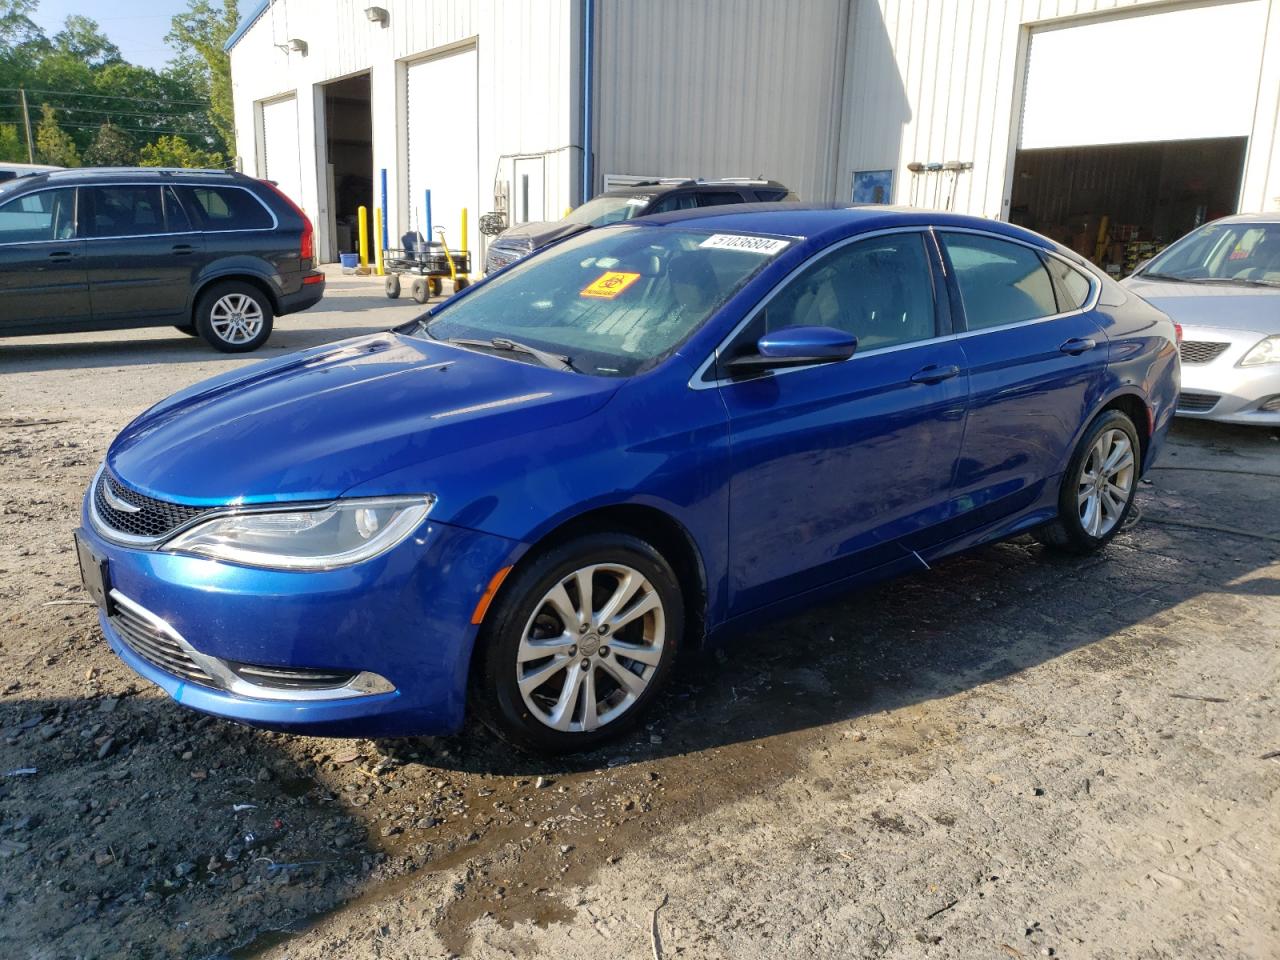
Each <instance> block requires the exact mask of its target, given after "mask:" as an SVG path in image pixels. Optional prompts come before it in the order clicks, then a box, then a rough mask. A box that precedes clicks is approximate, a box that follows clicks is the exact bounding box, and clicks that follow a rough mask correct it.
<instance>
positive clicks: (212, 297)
mask: <svg viewBox="0 0 1280 960" xmlns="http://www.w3.org/2000/svg"><path fill="white" fill-rule="evenodd" d="M273 318H274V315H273V313H272V310H271V301H270V300H268V299H267V297H266V295H265V294H264V293H263V292H262V291H261V290H259V289H258V288H257V287H255V286H253V285H252V284H249V283H244V282H241V281H238V280H232V281H228V282H225V283H215V284H214V285H213V286H211V287H210V288H209V289H208V290H206V291H205V292H204V293H203V294H202V295H201V296H200V302H199V303H197V304H196V330H197V331H198V332H199V334H200V336H201V337H203V338H204V339H205V341H206V342H207V343H208V344H209V346H211V347H213V348H214V349H215V350H221V351H222V352H223V353H248V352H249V351H250V350H256V349H258V347H260V346H262V344H263V343H265V342H266V340H267V337H269V336H271V324H272V320H273Z"/></svg>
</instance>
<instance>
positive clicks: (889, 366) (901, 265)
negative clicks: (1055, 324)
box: [719, 231, 968, 615]
mask: <svg viewBox="0 0 1280 960" xmlns="http://www.w3.org/2000/svg"><path fill="white" fill-rule="evenodd" d="M938 275H939V271H938V269H937V267H936V252H935V251H934V248H933V246H932V239H931V238H930V237H929V236H928V235H927V234H925V233H922V232H918V231H908V232H892V233H886V234H881V235H878V236H874V237H870V238H863V239H858V240H856V241H854V242H850V243H846V244H845V245H843V246H841V247H839V248H837V249H835V250H834V251H831V252H828V253H825V254H823V255H821V256H820V257H819V258H817V259H815V260H814V261H811V262H810V263H809V264H808V265H807V266H805V267H804V268H802V269H801V270H800V271H798V272H797V273H796V274H795V275H793V276H792V277H791V278H789V279H788V280H787V281H785V283H784V284H783V285H782V287H781V288H780V289H779V290H778V291H777V293H776V294H774V295H773V296H772V297H771V298H770V299H769V300H767V301H766V302H765V303H764V304H763V305H762V306H761V308H759V309H758V310H757V312H756V313H755V314H754V316H753V317H752V318H751V319H750V320H748V321H747V323H746V325H745V327H744V329H743V330H742V332H741V333H740V334H739V335H738V336H737V337H736V338H735V340H734V342H733V343H732V344H731V345H730V346H729V347H728V348H727V349H726V351H724V355H725V356H733V355H736V354H737V353H741V352H754V351H753V345H754V343H755V342H756V340H757V339H759V337H760V336H761V335H762V334H764V333H765V332H768V331H772V330H777V329H781V328H785V327H791V326H829V327H838V328H840V329H843V330H847V331H849V332H851V333H853V334H854V335H855V336H856V337H857V338H858V347H857V351H856V352H855V354H854V356H853V357H852V358H850V359H848V360H846V361H843V362H839V363H829V364H823V365H818V366H810V367H800V368H793V369H783V370H777V371H774V372H772V373H767V374H764V375H761V376H756V377H754V378H751V379H744V380H737V381H735V380H733V379H729V378H726V373H725V372H724V368H723V367H722V368H721V373H720V374H719V375H720V376H721V378H722V379H721V381H720V386H719V389H720V392H721V396H722V397H723V398H724V402H725V405H726V407H727V408H728V414H729V421H730V431H731V436H732V451H733V453H732V456H733V479H732V488H731V495H730V500H731V502H730V513H729V531H730V554H731V556H730V581H731V582H730V589H731V592H732V597H731V601H730V602H731V608H732V611H731V612H732V615H738V614H741V613H745V612H747V611H750V610H752V609H754V608H756V607H759V606H762V605H764V604H767V603H771V602H774V601H776V600H782V599H785V598H786V597H789V596H791V595H794V594H797V593H800V592H802V591H804V590H806V589H809V588H812V587H816V586H821V585H823V584H826V583H831V582H834V581H836V580H839V579H842V578H844V577H848V576H852V575H855V574H858V573H860V572H863V571H866V570H869V569H872V568H875V567H878V566H881V565H883V564H887V563H895V562H900V561H903V560H905V559H906V558H907V557H908V556H909V555H910V550H909V549H908V548H907V547H905V546H904V545H903V543H902V540H903V538H905V537H908V536H910V535H912V534H913V533H917V532H919V531H922V530H924V529H926V528H931V527H933V526H934V525H935V524H937V523H938V522H940V521H941V520H942V519H944V518H945V517H946V516H947V515H948V510H949V500H950V492H951V481H952V476H953V474H954V472H955V467H956V460H957V458H958V457H959V455H960V447H961V440H962V435H963V430H964V417H965V406H966V400H967V396H968V377H967V373H966V370H965V360H964V354H963V353H962V351H961V350H960V347H959V344H958V343H957V341H956V340H955V339H954V338H951V337H944V336H943V335H944V334H946V333H947V332H949V331H948V326H947V325H948V324H949V312H948V309H947V304H946V300H945V290H944V287H943V285H942V284H941V283H940V282H938Z"/></svg>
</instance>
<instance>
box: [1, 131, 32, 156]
mask: <svg viewBox="0 0 1280 960" xmlns="http://www.w3.org/2000/svg"><path fill="white" fill-rule="evenodd" d="M26 162H27V145H26V144H25V143H23V142H22V134H20V133H19V132H18V128H17V126H16V125H14V124H12V123H0V163H26Z"/></svg>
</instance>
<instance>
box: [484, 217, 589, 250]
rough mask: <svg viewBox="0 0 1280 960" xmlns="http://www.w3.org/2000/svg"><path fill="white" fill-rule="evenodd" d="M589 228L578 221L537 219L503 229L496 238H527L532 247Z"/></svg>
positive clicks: (534, 247) (540, 245) (543, 244)
mask: <svg viewBox="0 0 1280 960" xmlns="http://www.w3.org/2000/svg"><path fill="white" fill-rule="evenodd" d="M587 229H590V228H589V227H585V226H583V225H582V224H580V223H568V222H566V221H564V220H554V221H547V220H537V221H534V222H532V223H518V224H516V225H515V226H514V227H512V228H511V229H510V230H504V231H503V233H502V236H500V237H498V240H529V241H532V243H533V249H535V250H536V249H537V248H538V247H542V246H546V245H547V244H548V243H550V242H551V241H552V240H559V239H560V238H561V237H567V236H569V234H571V233H578V232H580V231H582V230H587Z"/></svg>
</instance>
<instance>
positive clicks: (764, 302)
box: [689, 224, 954, 390]
mask: <svg viewBox="0 0 1280 960" xmlns="http://www.w3.org/2000/svg"><path fill="white" fill-rule="evenodd" d="M929 230H930V227H929V225H928V224H912V225H911V226H904V227H887V228H885V229H884V230H873V231H871V232H869V233H859V234H855V235H854V236H852V237H845V238H844V239H843V240H840V241H838V242H836V243H833V244H831V245H830V246H827V247H823V248H822V249H821V250H818V251H817V252H815V253H813V254H812V255H810V256H809V257H808V258H807V259H806V260H804V261H803V262H802V263H800V264H799V265H798V266H796V267H795V268H794V269H792V271H791V272H790V273H788V274H787V275H786V276H785V277H783V278H782V279H781V280H779V281H778V282H777V283H776V284H774V287H773V289H772V290H770V291H769V292H768V293H766V294H765V295H764V297H763V298H761V300H760V302H759V303H757V304H756V305H755V306H753V307H752V308H751V309H750V310H749V311H748V312H747V315H746V316H745V317H743V318H742V320H740V321H739V322H738V324H737V326H735V327H734V328H733V329H732V330H731V331H729V333H728V335H726V336H725V337H724V338H723V339H721V341H720V342H719V343H718V344H717V345H716V348H715V349H714V350H712V351H711V353H710V354H708V355H707V358H706V359H705V360H703V361H702V363H701V364H699V365H698V368H697V369H696V370H694V372H693V376H692V377H690V378H689V387H690V389H692V390H710V389H713V388H719V387H722V386H725V385H731V384H737V383H745V382H747V381H744V380H734V379H733V378H732V377H725V378H723V379H720V380H703V379H702V378H703V377H704V376H706V373H707V371H708V370H709V369H710V368H711V366H712V365H713V364H714V363H715V362H716V360H717V358H718V357H719V356H720V354H721V353H722V352H723V351H724V350H725V349H727V348H728V346H729V344H731V343H732V342H733V341H734V340H735V339H736V338H737V336H738V334H740V333H741V332H742V331H743V330H745V329H746V328H747V326H748V325H749V324H750V323H751V321H752V320H754V319H755V318H756V315H757V314H758V313H759V312H760V311H761V310H763V309H764V308H765V307H767V306H768V305H769V303H770V301H772V300H773V298H774V297H776V296H777V295H778V294H779V293H780V292H781V291H782V290H784V289H786V287H787V285H788V284H789V283H791V281H792V280H794V279H795V278H796V277H797V276H798V275H799V274H800V273H801V272H802V271H804V270H807V269H808V268H809V267H810V266H811V265H812V264H813V263H815V262H816V261H818V260H820V259H822V258H823V257H825V256H827V255H828V254H830V253H834V252H835V251H837V250H841V249H843V248H845V247H847V246H849V245H850V244H853V243H858V242H860V241H863V240H873V239H875V238H876V237H884V236H891V235H893V234H898V233H918V234H920V235H921V237H922V239H924V238H925V235H926V234H928V232H929ZM926 252H927V251H926ZM929 267H930V270H932V269H933V263H932V258H930V264H929ZM944 292H945V291H944ZM934 323H935V324H936V323H937V319H936V306H935V320H934ZM953 336H954V334H942V335H940V336H934V337H928V338H926V339H924V340H913V341H911V342H910V343H898V344H894V345H893V346H889V347H876V348H874V349H872V350H867V351H866V352H864V353H856V352H855V353H854V355H853V356H852V357H849V358H848V359H846V360H839V361H828V362H826V363H810V364H806V365H805V366H802V367H783V368H781V369H778V370H772V371H769V375H770V376H774V377H780V376H783V375H785V374H788V373H799V372H801V371H802V370H812V369H814V368H815V367H830V366H835V365H838V364H845V363H851V362H853V361H854V360H858V359H860V358H862V357H874V356H878V355H880V354H883V353H893V352H895V351H897V350H906V349H908V348H910V347H918V346H920V345H921V344H924V343H939V342H941V341H943V340H949V339H951V338H952V337H953ZM752 379H760V378H758V377H756V378H752Z"/></svg>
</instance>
